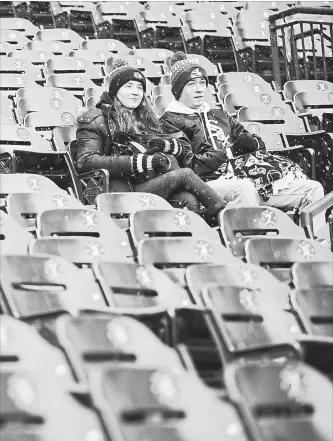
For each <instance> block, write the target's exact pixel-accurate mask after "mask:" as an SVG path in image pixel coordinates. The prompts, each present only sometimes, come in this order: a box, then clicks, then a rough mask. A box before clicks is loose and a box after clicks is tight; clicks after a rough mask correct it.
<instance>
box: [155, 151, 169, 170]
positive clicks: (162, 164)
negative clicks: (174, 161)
mask: <svg viewBox="0 0 333 441" xmlns="http://www.w3.org/2000/svg"><path fill="white" fill-rule="evenodd" d="M152 158H153V160H152V165H153V169H154V170H156V171H161V170H167V169H168V168H170V160H169V159H168V158H167V157H166V156H165V155H163V154H161V153H156V154H155V155H153V156H152Z"/></svg>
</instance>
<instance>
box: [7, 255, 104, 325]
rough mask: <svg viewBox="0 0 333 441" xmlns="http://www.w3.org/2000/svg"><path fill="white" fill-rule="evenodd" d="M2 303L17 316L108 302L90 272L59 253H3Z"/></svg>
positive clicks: (89, 306) (22, 316)
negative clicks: (84, 270)
mask: <svg viewBox="0 0 333 441" xmlns="http://www.w3.org/2000/svg"><path fill="white" fill-rule="evenodd" d="M0 278H1V288H2V292H3V296H4V297H2V298H1V300H2V307H3V308H4V309H5V311H7V312H8V313H9V314H11V315H13V316H14V317H17V318H28V317H42V316H45V315H48V314H52V313H53V314H54V313H60V312H72V311H79V310H80V309H87V308H88V309H94V308H96V309H98V308H103V307H104V306H105V302H104V298H103V295H102V293H101V292H100V291H99V288H98V285H97V284H96V283H94V282H93V280H92V279H91V278H90V277H89V275H88V274H86V273H85V272H83V271H81V270H80V269H79V268H77V267H76V266H75V265H74V264H72V263H70V262H68V261H67V260H66V259H63V258H62V257H58V256H45V255H44V256H40V255H39V256H32V255H29V256H26V255H20V256H19V255H13V254H12V255H7V256H5V255H4V256H1V269H0Z"/></svg>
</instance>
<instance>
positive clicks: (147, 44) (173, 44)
mask: <svg viewBox="0 0 333 441" xmlns="http://www.w3.org/2000/svg"><path fill="white" fill-rule="evenodd" d="M135 24H136V28H137V30H138V36H139V42H140V47H141V48H162V49H169V50H172V51H174V50H184V44H183V39H182V32H181V24H180V21H179V19H178V18H177V17H174V16H173V15H172V14H171V13H170V12H169V11H166V10H165V8H163V6H162V4H161V3H156V2H152V3H150V4H146V5H145V8H144V10H142V11H141V12H140V13H139V14H137V15H136V17H135Z"/></svg>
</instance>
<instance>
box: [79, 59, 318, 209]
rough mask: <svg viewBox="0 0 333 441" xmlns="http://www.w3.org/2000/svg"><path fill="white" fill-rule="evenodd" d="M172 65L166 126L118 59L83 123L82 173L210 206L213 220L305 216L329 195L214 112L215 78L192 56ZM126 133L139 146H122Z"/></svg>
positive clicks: (136, 75) (119, 187)
mask: <svg viewBox="0 0 333 441" xmlns="http://www.w3.org/2000/svg"><path fill="white" fill-rule="evenodd" d="M171 64H172V69H171V84H172V93H173V95H174V97H175V100H174V101H172V102H171V103H170V105H169V106H168V107H167V109H166V112H165V114H164V115H163V116H162V118H161V120H160V121H158V119H157V118H156V116H155V115H154V113H153V111H152V109H151V107H150V104H149V102H148V100H147V97H146V94H145V91H146V79H145V77H144V75H143V74H142V73H141V72H140V71H139V70H137V69H135V68H132V67H129V66H128V65H127V63H126V62H124V61H123V60H117V62H116V63H115V65H114V66H113V71H112V73H111V75H110V86H109V91H108V92H104V93H103V94H102V96H101V100H100V102H99V103H98V104H97V105H96V109H92V110H89V111H88V112H87V113H85V114H84V115H82V116H80V117H79V118H78V128H77V142H78V145H77V147H78V149H77V167H78V169H79V170H80V171H81V172H85V171H90V170H94V169H98V168H104V169H107V170H109V171H110V174H111V187H112V191H142V192H150V193H155V194H157V195H159V196H161V197H163V198H165V199H166V200H168V201H169V202H170V203H171V204H172V205H173V206H175V207H186V208H188V209H190V210H193V211H197V212H199V211H200V204H202V205H203V206H204V207H206V209H207V211H208V213H209V215H212V216H215V215H216V214H217V213H218V212H219V211H221V210H222V209H223V208H224V207H225V206H226V205H227V206H228V207H232V206H258V205H270V206H275V207H277V208H283V209H290V208H298V209H299V211H301V210H302V209H304V207H306V206H308V205H310V204H312V203H314V202H316V201H317V200H319V199H321V198H322V197H323V195H324V191H323V188H322V186H321V184H320V183H318V182H316V181H312V180H310V179H308V178H307V177H306V176H305V175H304V174H303V173H302V171H301V169H300V168H299V167H298V166H297V165H296V164H294V163H292V162H291V161H289V160H287V159H285V158H279V157H277V156H275V155H271V154H269V153H268V152H265V145H264V142H263V141H262V139H261V138H260V137H258V136H256V135H252V134H249V133H248V132H247V131H246V130H245V128H244V127H243V126H242V125H241V124H240V123H239V122H238V121H236V120H235V119H234V118H232V117H231V116H230V115H228V114H227V113H226V112H224V111H222V110H218V109H214V110H212V109H210V107H209V105H208V104H207V103H205V102H204V97H205V93H206V89H207V87H208V76H207V73H206V71H205V70H204V69H203V68H202V67H201V66H200V65H199V64H197V63H196V62H195V61H193V60H190V59H187V58H186V55H185V54H184V53H176V54H174V55H173V57H172V60H171ZM180 133H181V134H180ZM146 134H149V135H150V138H149V140H148V141H146V143H145V144H144V143H143V144H144V147H143V149H142V143H141V148H140V147H139V148H138V149H137V146H138V144H136V143H135V142H134V143H133V142H132V141H133V140H134V141H135V140H136V141H141V140H142V139H143V138H140V135H141V136H142V135H146ZM166 134H169V136H167V135H166ZM176 134H177V135H176ZM124 135H126V136H129V137H130V140H132V141H130V142H128V139H126V141H122V140H123V139H124ZM126 136H125V138H126ZM119 140H120V141H119ZM123 143H124V144H126V146H124V144H123ZM129 146H131V147H129ZM234 155H236V156H240V155H242V157H241V158H233V156H234ZM244 155H245V156H244ZM242 158H243V159H242Z"/></svg>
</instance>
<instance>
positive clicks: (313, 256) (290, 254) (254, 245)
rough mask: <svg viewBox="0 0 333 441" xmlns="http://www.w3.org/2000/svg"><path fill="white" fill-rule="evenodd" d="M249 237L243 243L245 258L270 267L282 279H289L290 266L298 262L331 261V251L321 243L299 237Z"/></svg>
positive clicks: (332, 260) (332, 259) (332, 261)
mask: <svg viewBox="0 0 333 441" xmlns="http://www.w3.org/2000/svg"><path fill="white" fill-rule="evenodd" d="M288 236H289V238H282V237H281V238H279V237H275V238H268V237H265V238H260V237H258V238H253V239H252V238H251V239H249V240H248V241H247V242H246V243H245V255H246V260H247V261H248V262H250V263H254V264H256V265H261V266H264V267H266V268H271V271H273V273H274V275H276V277H278V278H279V279H280V280H282V281H286V282H290V281H291V266H292V265H293V264H294V263H299V262H309V261H313V262H331V263H332V264H333V253H332V252H331V250H330V249H329V248H328V247H327V246H324V245H322V244H321V243H319V242H317V241H315V240H312V239H305V238H304V239H301V238H290V237H291V236H290V234H289V235H288Z"/></svg>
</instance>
